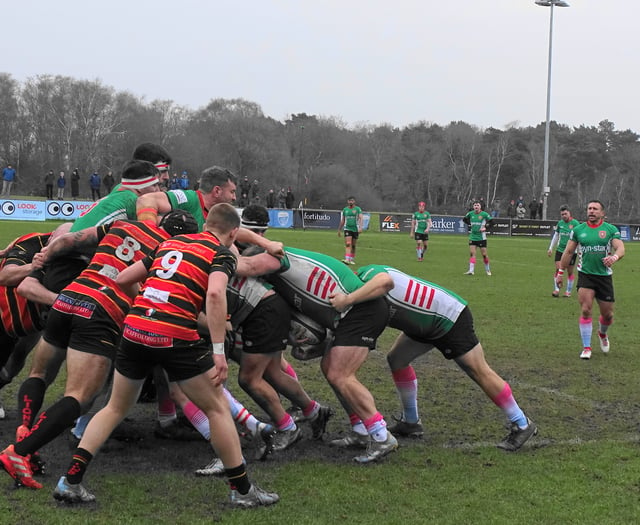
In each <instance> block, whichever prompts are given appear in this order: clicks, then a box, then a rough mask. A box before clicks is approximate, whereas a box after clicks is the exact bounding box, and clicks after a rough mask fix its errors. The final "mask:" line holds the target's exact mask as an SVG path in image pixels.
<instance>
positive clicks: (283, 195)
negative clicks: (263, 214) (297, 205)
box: [278, 188, 287, 208]
mask: <svg viewBox="0 0 640 525" xmlns="http://www.w3.org/2000/svg"><path fill="white" fill-rule="evenodd" d="M286 199H287V192H286V191H285V190H284V188H280V191H279V192H278V208H286V205H285V202H286Z"/></svg>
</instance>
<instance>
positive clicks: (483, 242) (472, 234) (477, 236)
mask: <svg viewBox="0 0 640 525" xmlns="http://www.w3.org/2000/svg"><path fill="white" fill-rule="evenodd" d="M492 218H493V217H491V215H489V214H488V213H487V212H486V211H483V210H482V204H480V201H474V203H473V210H471V211H470V212H469V213H467V214H466V215H465V216H464V218H463V219H462V220H463V222H464V223H465V224H468V225H469V252H470V254H469V271H467V272H465V275H473V272H474V270H475V267H476V247H477V248H480V253H482V260H483V261H484V269H485V271H486V272H487V275H489V276H490V275H491V267H490V266H489V256H488V255H487V226H488V225H489V223H490V222H491V219H492Z"/></svg>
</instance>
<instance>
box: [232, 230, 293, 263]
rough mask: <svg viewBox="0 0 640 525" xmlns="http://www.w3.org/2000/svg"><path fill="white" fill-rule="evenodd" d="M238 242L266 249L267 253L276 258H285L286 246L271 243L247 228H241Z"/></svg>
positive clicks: (274, 242)
mask: <svg viewBox="0 0 640 525" xmlns="http://www.w3.org/2000/svg"><path fill="white" fill-rule="evenodd" d="M237 240H238V241H239V242H241V243H243V244H255V245H256V246H260V248H264V249H265V250H266V251H267V253H269V254H271V255H273V256H274V257H283V256H284V245H283V244H282V243H281V242H278V241H270V240H269V239H267V238H266V237H263V236H262V235H258V234H257V233H255V232H252V231H251V230H248V229H247V228H240V229H239V230H238V236H237Z"/></svg>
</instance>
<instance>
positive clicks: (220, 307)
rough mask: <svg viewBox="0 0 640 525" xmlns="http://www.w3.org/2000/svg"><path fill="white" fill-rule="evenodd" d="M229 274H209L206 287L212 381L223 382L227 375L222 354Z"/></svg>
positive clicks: (227, 370)
mask: <svg viewBox="0 0 640 525" xmlns="http://www.w3.org/2000/svg"><path fill="white" fill-rule="evenodd" d="M228 281H229V276H228V275H227V274H226V273H225V272H222V271H215V272H213V273H210V274H209V284H208V287H207V298H206V305H207V307H206V313H207V327H208V328H209V335H210V336H211V342H212V343H213V362H214V363H215V367H216V368H215V372H216V375H215V376H214V383H215V384H216V385H219V384H222V383H224V381H226V380H227V377H228V375H229V367H228V364H227V358H226V357H225V355H224V339H225V335H226V330H227V283H228Z"/></svg>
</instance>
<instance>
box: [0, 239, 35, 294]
mask: <svg viewBox="0 0 640 525" xmlns="http://www.w3.org/2000/svg"><path fill="white" fill-rule="evenodd" d="M16 241H18V239H15V240H14V241H12V242H11V249H10V250H9V251H8V252H6V260H5V263H4V266H3V267H2V269H0V286H18V285H19V284H20V283H21V282H22V280H23V279H24V278H25V277H27V276H28V275H31V273H32V272H33V271H34V270H39V269H41V268H42V266H41V265H40V266H38V265H37V264H34V262H33V261H34V257H36V256H37V255H38V251H39V250H41V249H42V242H44V238H43V236H40V235H38V236H34V237H31V238H29V239H25V240H23V241H22V242H16Z"/></svg>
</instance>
